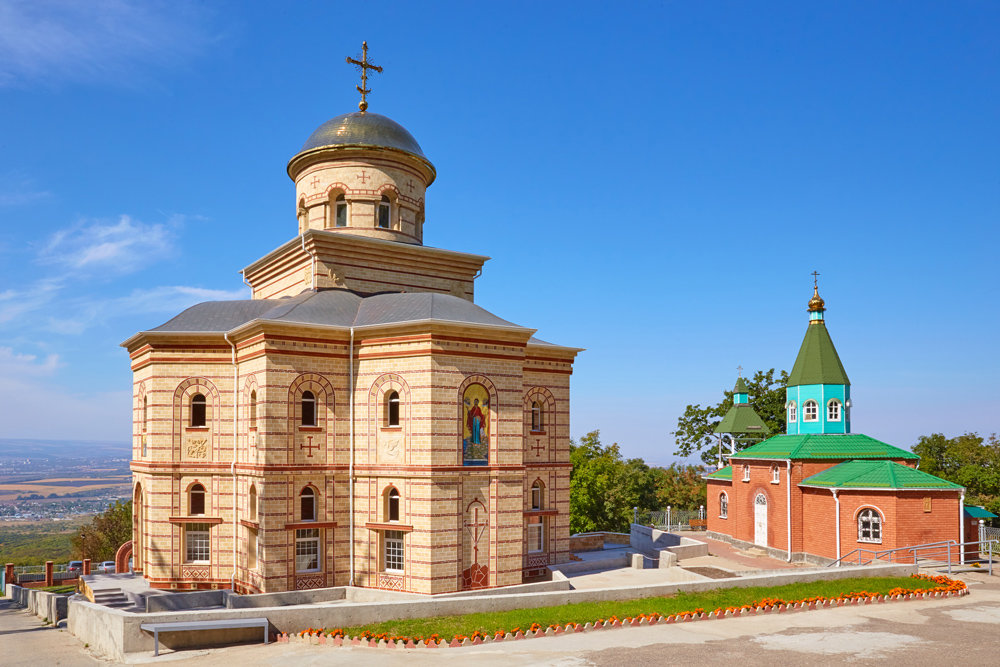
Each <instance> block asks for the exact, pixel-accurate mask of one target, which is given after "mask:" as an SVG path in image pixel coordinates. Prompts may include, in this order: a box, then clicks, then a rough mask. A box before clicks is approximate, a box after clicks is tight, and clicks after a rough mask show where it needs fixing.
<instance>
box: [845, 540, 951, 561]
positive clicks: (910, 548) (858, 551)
mask: <svg viewBox="0 0 1000 667" xmlns="http://www.w3.org/2000/svg"><path fill="white" fill-rule="evenodd" d="M955 544H957V543H956V542H955V540H944V541H941V542H928V543H927V544H917V545H913V546H908V547H896V548H895V549H886V550H884V551H872V550H871V549H864V548H860V549H855V550H854V551H851V552H850V553H848V554H846V555H844V556H841V557H840V558H838V559H837V560H835V561H833V562H832V563H830V564H829V565H827V567H833V566H834V565H838V564H839V563H841V562H842V561H844V560H845V559H847V558H848V557H849V556H852V555H853V554H858V563H857V564H858V565H867V564H868V563H871V562H872V561H873V560H882V557H883V556H887V555H890V554H894V553H896V552H897V551H910V552H912V551H913V550H914V549H923V548H925V547H936V546H944V545H955ZM862 553H868V554H872V556H874V558H872V559H870V560H868V561H866V562H865V563H862V562H861V554H862ZM889 562H890V563H891V562H892V558H891V556H890V559H889Z"/></svg>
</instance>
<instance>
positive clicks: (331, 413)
mask: <svg viewBox="0 0 1000 667" xmlns="http://www.w3.org/2000/svg"><path fill="white" fill-rule="evenodd" d="M307 391H308V392H310V393H312V395H313V398H314V399H315V400H316V427H317V428H320V429H328V430H330V429H332V428H333V423H334V420H335V418H336V411H335V398H336V397H335V393H334V391H333V385H332V384H331V383H330V381H329V380H327V379H326V377H324V376H322V375H320V374H318V373H302V374H301V375H299V376H298V377H296V378H295V379H294V380H292V382H291V383H290V384H289V385H288V404H287V417H288V420H289V427H290V429H289V430H290V431H294V429H295V427H297V426H299V425H300V424H301V421H302V415H301V412H300V411H301V407H302V395H303V394H304V393H305V392H307Z"/></svg>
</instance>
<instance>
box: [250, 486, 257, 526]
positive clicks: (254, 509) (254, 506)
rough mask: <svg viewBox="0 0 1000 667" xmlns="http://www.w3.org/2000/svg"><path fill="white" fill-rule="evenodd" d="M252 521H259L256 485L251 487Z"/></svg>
mask: <svg viewBox="0 0 1000 667" xmlns="http://www.w3.org/2000/svg"><path fill="white" fill-rule="evenodd" d="M249 509H250V520H251V521H256V520H257V486H256V485H255V484H251V485H250V508H249Z"/></svg>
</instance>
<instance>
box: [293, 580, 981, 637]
mask: <svg viewBox="0 0 1000 667" xmlns="http://www.w3.org/2000/svg"><path fill="white" fill-rule="evenodd" d="M920 578H921V579H923V578H925V577H920ZM927 579H930V577H927ZM933 580H935V581H939V582H940V580H946V581H948V582H949V583H948V584H947V585H945V586H943V587H938V588H936V589H926V590H919V591H909V592H906V593H901V594H895V595H880V594H879V595H863V594H861V595H856V596H853V597H840V598H814V599H810V600H803V601H801V602H792V603H783V604H782V603H779V604H768V601H767V600H766V599H765V600H762V601H761V602H759V603H757V604H752V605H743V606H742V607H739V608H729V609H725V610H723V609H716V610H714V611H710V612H705V611H703V610H700V609H699V610H695V611H690V612H681V613H678V614H672V615H670V616H662V615H660V614H651V615H646V614H640V615H639V616H637V617H634V618H624V619H618V618H616V617H614V616H612V617H611V618H610V619H608V620H598V621H596V622H594V623H585V624H580V623H568V624H566V625H565V626H562V625H553V626H549V627H548V628H546V629H542V628H541V627H540V626H538V624H537V623H535V624H533V625H532V627H531V628H529V630H528V631H527V632H523V631H521V630H520V628H515V630H516V632H515V633H513V634H512V633H510V632H506V633H504V632H497V633H496V634H495V635H492V636H491V635H482V636H479V635H477V636H475V637H463V638H462V639H459V637H455V638H453V639H452V640H451V641H450V642H449V641H447V640H445V639H442V638H436V639H435V637H436V635H432V637H431V638H428V639H426V640H425V639H420V640H417V641H414V640H413V639H405V640H404V639H402V638H397V639H396V640H395V641H393V640H392V639H391V638H389V639H386V638H377V637H345V636H343V635H339V634H328V633H327V632H325V631H323V630H303V631H302V632H298V633H292V634H288V633H279V634H278V637H277V641H278V642H294V643H303V644H313V645H318V646H324V645H325V646H359V647H370V648H389V649H397V648H401V649H410V648H461V647H465V646H479V645H481V644H490V643H495V642H503V641H517V640H521V639H535V638H538V637H556V636H559V635H562V634H575V633H580V632H593V631H595V630H607V629H613V628H624V627H647V626H650V625H664V624H665V625H670V624H672V623H689V622H691V621H700V620H706V621H708V620H715V619H720V618H735V617H737V616H755V615H758V614H769V613H771V614H773V613H779V614H780V613H786V612H793V611H812V610H815V609H827V608H832V607H847V606H857V605H866V604H880V603H885V602H903V601H905V600H922V599H925V598H946V597H960V596H964V595H968V594H969V589H968V587H967V586H966V585H965V583H964V582H962V581H958V580H952V579H948V578H946V577H934V578H933Z"/></svg>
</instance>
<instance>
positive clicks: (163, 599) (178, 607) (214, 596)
mask: <svg viewBox="0 0 1000 667" xmlns="http://www.w3.org/2000/svg"><path fill="white" fill-rule="evenodd" d="M229 593H230V591H226V590H222V591H193V592H191V593H174V594H173V595H150V596H148V597H146V611H147V612H149V613H155V612H159V611H186V610H188V609H197V608H199V607H227V606H229V605H227V604H226V599H227V598H228V597H229ZM272 606H274V605H272Z"/></svg>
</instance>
